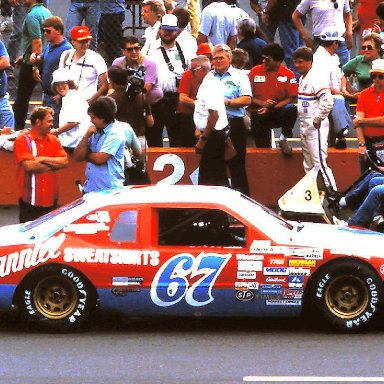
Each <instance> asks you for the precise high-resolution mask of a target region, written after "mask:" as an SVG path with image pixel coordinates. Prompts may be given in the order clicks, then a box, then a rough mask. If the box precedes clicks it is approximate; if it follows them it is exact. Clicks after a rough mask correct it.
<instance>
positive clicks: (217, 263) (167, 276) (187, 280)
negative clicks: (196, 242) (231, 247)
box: [150, 252, 231, 307]
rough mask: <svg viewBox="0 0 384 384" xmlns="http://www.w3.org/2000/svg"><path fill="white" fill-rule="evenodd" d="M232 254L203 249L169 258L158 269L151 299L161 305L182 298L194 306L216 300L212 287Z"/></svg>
mask: <svg viewBox="0 0 384 384" xmlns="http://www.w3.org/2000/svg"><path fill="white" fill-rule="evenodd" d="M230 258H231V254H230V253H228V254H225V255H221V254H217V253H214V252H209V253H205V252H201V253H200V254H199V255H198V256H196V257H194V256H193V255H192V254H190V253H181V254H178V255H176V256H174V257H172V258H170V259H169V260H167V261H166V262H165V263H164V264H163V265H162V266H161V267H160V268H159V270H158V271H157V273H156V275H155V277H154V278H153V281H152V284H151V291H150V294H151V299H152V301H153V303H154V304H156V305H158V306H160V307H169V306H171V305H175V304H177V303H178V302H180V301H181V300H183V299H184V300H185V301H186V303H187V304H189V305H191V306H193V307H200V306H204V305H207V304H209V303H210V302H212V301H213V300H214V297H213V295H212V288H213V286H214V284H215V281H216V279H217V277H218V276H219V275H220V273H221V271H222V269H223V268H224V266H225V265H226V264H227V262H228V260H229V259H230Z"/></svg>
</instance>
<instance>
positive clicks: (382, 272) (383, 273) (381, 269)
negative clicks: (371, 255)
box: [380, 264, 384, 275]
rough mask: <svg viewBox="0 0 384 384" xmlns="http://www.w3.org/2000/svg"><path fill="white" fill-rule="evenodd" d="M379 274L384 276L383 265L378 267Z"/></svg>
mask: <svg viewBox="0 0 384 384" xmlns="http://www.w3.org/2000/svg"><path fill="white" fill-rule="evenodd" d="M380 273H381V274H382V275H384V264H383V265H382V266H381V267H380Z"/></svg>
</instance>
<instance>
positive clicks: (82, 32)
mask: <svg viewBox="0 0 384 384" xmlns="http://www.w3.org/2000/svg"><path fill="white" fill-rule="evenodd" d="M71 39H72V40H77V41H84V40H92V39H93V37H92V35H91V31H90V30H89V28H88V27H87V26H86V25H77V26H76V27H73V28H72V30H71Z"/></svg>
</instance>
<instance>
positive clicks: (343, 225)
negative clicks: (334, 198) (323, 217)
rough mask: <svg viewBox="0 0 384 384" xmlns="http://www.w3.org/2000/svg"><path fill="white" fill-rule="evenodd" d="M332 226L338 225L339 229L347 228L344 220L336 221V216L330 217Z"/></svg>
mask: <svg viewBox="0 0 384 384" xmlns="http://www.w3.org/2000/svg"><path fill="white" fill-rule="evenodd" d="M332 220H333V224H335V225H339V226H341V227H348V223H347V222H346V221H344V220H341V219H338V218H337V217H336V216H333V217H332Z"/></svg>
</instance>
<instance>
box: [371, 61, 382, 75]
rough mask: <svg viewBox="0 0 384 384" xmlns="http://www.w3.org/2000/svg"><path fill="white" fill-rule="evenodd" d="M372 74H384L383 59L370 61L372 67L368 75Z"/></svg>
mask: <svg viewBox="0 0 384 384" xmlns="http://www.w3.org/2000/svg"><path fill="white" fill-rule="evenodd" d="M372 72H380V73H384V59H376V60H373V61H372V67H371V69H370V71H369V73H372Z"/></svg>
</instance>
